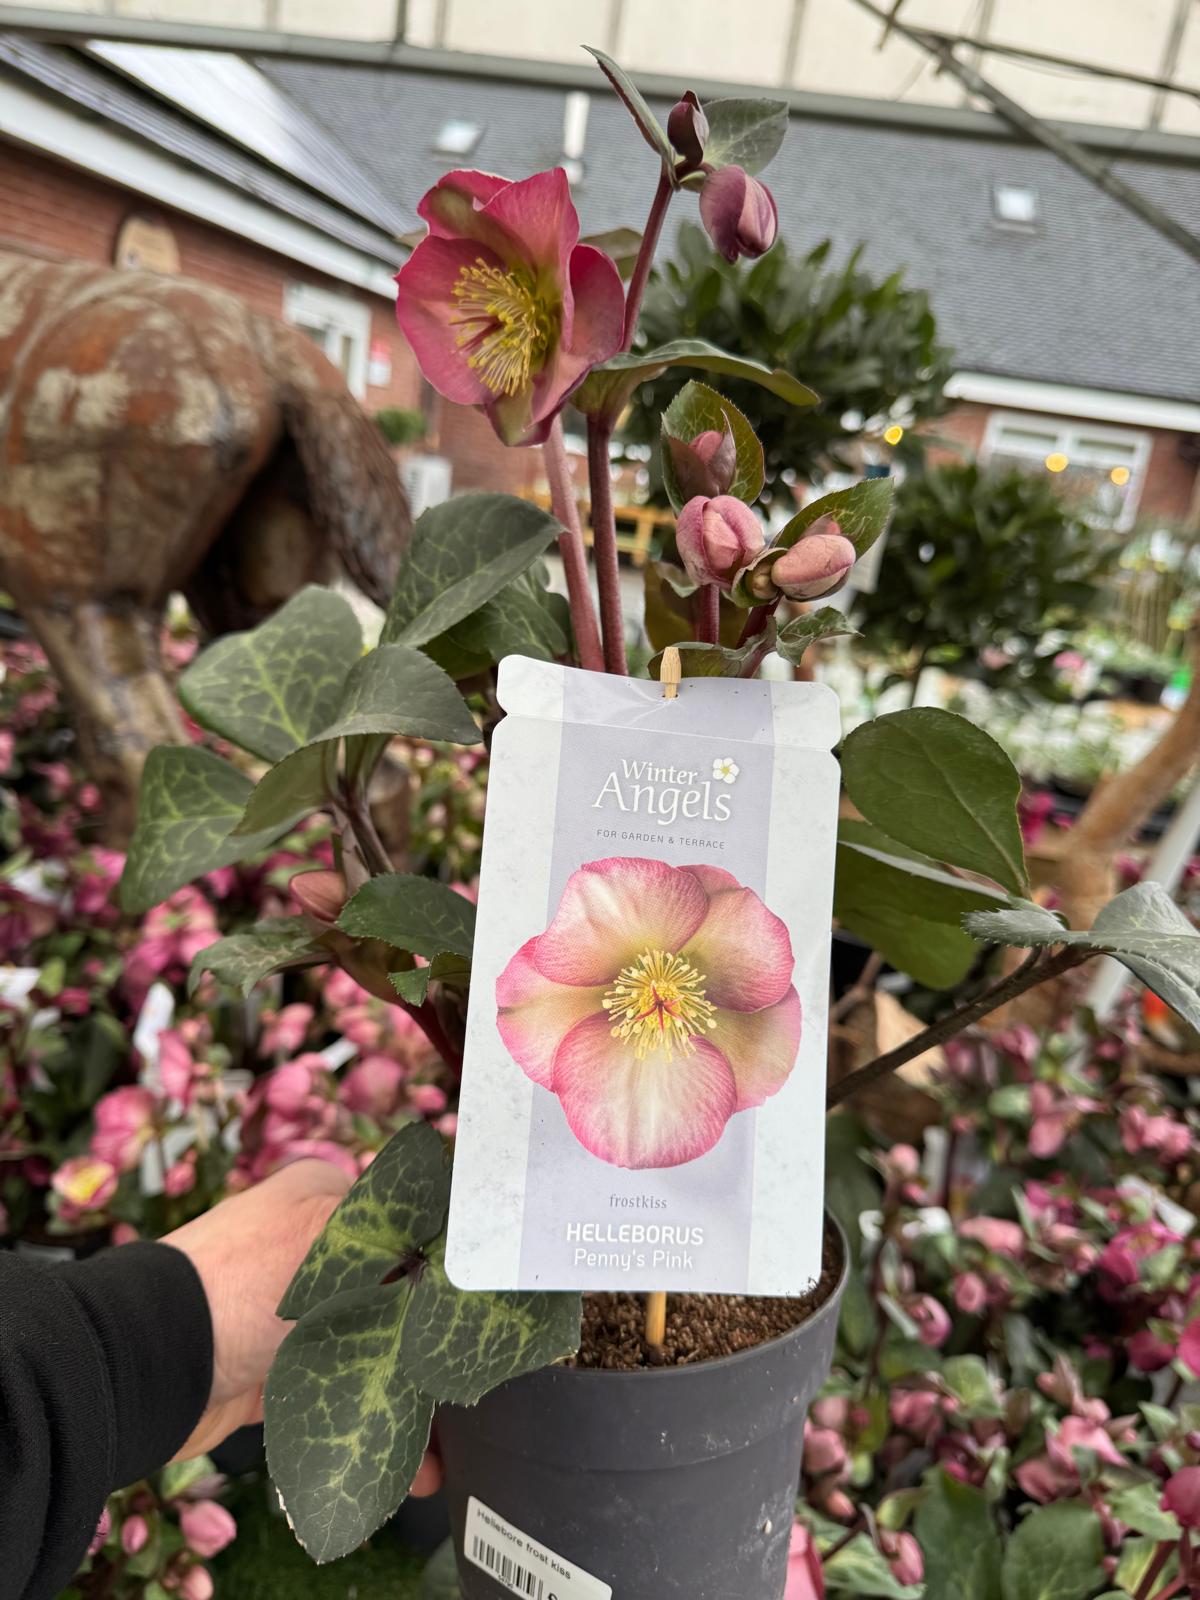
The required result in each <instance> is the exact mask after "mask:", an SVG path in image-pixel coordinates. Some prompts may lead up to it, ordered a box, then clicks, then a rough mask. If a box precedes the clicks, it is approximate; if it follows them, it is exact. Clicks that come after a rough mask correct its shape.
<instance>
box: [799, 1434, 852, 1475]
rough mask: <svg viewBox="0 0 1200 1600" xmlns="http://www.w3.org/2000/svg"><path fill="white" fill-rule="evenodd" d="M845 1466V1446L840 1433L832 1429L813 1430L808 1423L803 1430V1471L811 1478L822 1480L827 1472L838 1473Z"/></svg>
mask: <svg viewBox="0 0 1200 1600" xmlns="http://www.w3.org/2000/svg"><path fill="white" fill-rule="evenodd" d="M845 1465H846V1446H845V1444H844V1443H843V1442H842V1436H841V1434H840V1433H837V1432H835V1431H834V1429H833V1428H814V1427H813V1426H812V1424H811V1423H809V1424H808V1425H807V1426H806V1427H805V1430H804V1470H805V1472H807V1473H808V1474H809V1476H810V1477H813V1478H822V1477H824V1476H825V1474H826V1473H827V1472H840V1471H841V1470H842V1468H843V1467H844V1466H845Z"/></svg>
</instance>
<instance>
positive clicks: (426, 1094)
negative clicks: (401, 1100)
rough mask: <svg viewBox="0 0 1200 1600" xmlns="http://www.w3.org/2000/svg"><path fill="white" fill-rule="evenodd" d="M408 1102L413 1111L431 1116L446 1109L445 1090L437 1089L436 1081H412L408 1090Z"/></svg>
mask: <svg viewBox="0 0 1200 1600" xmlns="http://www.w3.org/2000/svg"><path fill="white" fill-rule="evenodd" d="M408 1103H409V1105H411V1106H412V1107H413V1109H414V1110H415V1111H424V1112H427V1113H428V1114H429V1115H430V1116H433V1115H435V1114H436V1113H437V1112H439V1111H444V1110H445V1109H446V1091H445V1090H444V1089H439V1088H438V1086H437V1084H436V1083H414V1084H413V1086H412V1088H411V1089H410V1090H409V1091H408Z"/></svg>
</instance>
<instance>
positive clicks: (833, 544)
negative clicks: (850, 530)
mask: <svg viewBox="0 0 1200 1600" xmlns="http://www.w3.org/2000/svg"><path fill="white" fill-rule="evenodd" d="M854 561H855V550H854V546H853V545H852V544H851V543H850V541H849V539H847V538H846V536H845V535H844V534H841V533H810V534H809V535H808V536H807V538H804V539H797V541H796V543H795V544H794V545H793V546H792V547H791V549H790V550H785V551H784V552H783V554H782V555H781V556H780V557H779V559H778V561H776V562H774V563H773V565H772V567H771V579H772V581H773V583H774V584H775V587H776V588H777V589H778V590H779V592H780V593H781V594H784V595H787V597H788V598H789V599H790V600H817V599H819V598H820V597H821V596H822V595H827V594H833V593H834V592H835V591H836V590H838V589H840V588H841V587H842V585H843V584H844V583H845V582H846V580H847V578H848V577H849V576H850V569H851V567H853V565H854Z"/></svg>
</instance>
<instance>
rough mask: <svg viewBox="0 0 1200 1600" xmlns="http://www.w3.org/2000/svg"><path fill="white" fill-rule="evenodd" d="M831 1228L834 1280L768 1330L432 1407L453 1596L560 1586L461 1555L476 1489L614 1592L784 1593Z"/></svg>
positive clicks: (661, 1595)
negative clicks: (830, 1275) (454, 1561)
mask: <svg viewBox="0 0 1200 1600" xmlns="http://www.w3.org/2000/svg"><path fill="white" fill-rule="evenodd" d="M833 1226H834V1227H835V1228H836V1224H834V1225H833ZM836 1231H837V1236H838V1241H839V1244H840V1247H841V1251H842V1271H841V1274H840V1277H839V1279H838V1283H837V1287H836V1288H835V1289H834V1291H833V1293H832V1294H831V1295H830V1297H829V1299H828V1300H826V1302H825V1303H824V1305H822V1306H821V1308H820V1309H819V1310H818V1311H817V1312H816V1313H815V1315H814V1316H812V1317H811V1318H810V1319H809V1320H808V1321H807V1322H805V1323H803V1324H802V1325H801V1326H800V1327H798V1328H794V1329H793V1330H792V1331H791V1332H790V1333H786V1334H784V1335H783V1336H782V1337H781V1338H778V1339H774V1340H772V1341H771V1342H770V1343H769V1344H764V1345H759V1346H758V1347H757V1348H756V1349H753V1350H744V1351H741V1352H739V1353H738V1354H737V1355H733V1356H727V1357H725V1358H723V1359H722V1360H720V1361H709V1362H704V1363H701V1364H698V1365H696V1366H691V1367H667V1368H663V1369H661V1370H659V1371H653V1370H651V1371H642V1372H604V1371H594V1370H586V1371H577V1370H575V1369H572V1368H563V1367H549V1368H546V1369H545V1370H544V1371H542V1372H535V1373H531V1374H530V1375H529V1376H527V1377H524V1378H517V1379H515V1380H514V1381H513V1382H512V1383H506V1384H504V1385H502V1386H501V1387H500V1388H499V1389H494V1390H493V1391H492V1393H491V1394H489V1395H485V1397H484V1398H483V1400H482V1401H481V1402H480V1403H479V1405H478V1406H475V1407H472V1408H471V1409H469V1410H467V1409H463V1408H461V1407H458V1406H446V1407H444V1408H443V1409H442V1411H441V1412H440V1413H439V1420H438V1437H439V1439H440V1441H441V1449H442V1456H443V1460H444V1463H445V1468H446V1493H447V1499H448V1501H449V1506H450V1520H451V1524H452V1527H453V1531H454V1539H455V1549H456V1551H457V1554H458V1570H459V1580H460V1583H461V1585H462V1594H463V1597H464V1600H500V1597H503V1596H511V1595H513V1594H514V1593H524V1594H528V1595H529V1597H530V1600H558V1597H556V1595H555V1593H554V1588H553V1585H552V1580H548V1581H546V1582H545V1584H544V1588H543V1590H542V1591H541V1592H540V1593H539V1590H538V1588H537V1587H536V1583H535V1582H533V1581H532V1580H530V1579H527V1580H525V1581H526V1582H527V1583H528V1584H529V1586H528V1587H527V1588H525V1589H514V1588H512V1587H509V1586H506V1585H504V1584H502V1583H499V1582H497V1581H496V1579H495V1578H494V1577H492V1576H491V1575H490V1574H489V1573H488V1572H486V1571H485V1570H483V1568H481V1567H480V1566H479V1565H477V1564H475V1562H473V1561H470V1560H468V1559H467V1558H466V1557H465V1556H464V1553H463V1535H464V1527H465V1523H466V1518H467V1508H468V1502H469V1501H470V1500H471V1499H472V1498H474V1499H476V1500H478V1501H480V1502H482V1504H483V1505H484V1506H486V1507H487V1508H488V1509H489V1510H490V1511H492V1512H493V1513H496V1514H497V1515H499V1516H500V1517H502V1518H503V1519H504V1520H505V1521H506V1522H508V1523H510V1524H512V1526H513V1527H515V1528H517V1529H519V1530H520V1531H521V1532H522V1533H523V1534H525V1535H527V1536H528V1537H529V1538H531V1539H534V1540H536V1541H537V1542H538V1543H539V1544H540V1545H543V1546H545V1547H546V1548H547V1549H549V1550H550V1551H552V1552H553V1553H554V1554H555V1555H557V1556H559V1557H561V1558H563V1560H564V1562H565V1563H566V1564H567V1565H568V1566H569V1567H572V1568H575V1569H580V1570H582V1571H583V1572H584V1573H588V1574H590V1575H591V1576H592V1577H593V1578H595V1579H598V1580H600V1582H601V1583H604V1584H607V1585H609V1586H610V1587H611V1590H612V1596H613V1600H781V1597H782V1595H783V1591H784V1585H785V1583H786V1579H787V1556H788V1544H789V1540H790V1536H791V1528H792V1521H793V1511H794V1506H795V1501H796V1493H797V1485H798V1483H799V1479H800V1458H801V1454H802V1450H803V1437H804V1419H805V1416H806V1414H807V1412H808V1407H809V1404H810V1402H811V1401H812V1399H813V1397H814V1395H815V1394H816V1392H817V1390H818V1389H819V1388H820V1387H821V1385H822V1383H824V1381H825V1379H826V1377H827V1376H828V1373H829V1368H830V1365H831V1363H832V1360H833V1348H834V1338H835V1335H836V1332H837V1319H838V1307H839V1305H840V1303H841V1298H842V1291H843V1289H844V1288H845V1285H846V1277H847V1263H848V1253H847V1250H846V1241H845V1238H844V1236H843V1235H842V1233H841V1230H840V1229H837V1230H836ZM564 1587H566V1588H567V1589H568V1594H571V1595H573V1594H574V1592H575V1591H573V1590H571V1588H570V1586H569V1585H564ZM595 1592H596V1591H595V1590H592V1591H591V1593H595ZM561 1600H566V1597H565V1596H564V1597H561ZM589 1600H590V1597H589Z"/></svg>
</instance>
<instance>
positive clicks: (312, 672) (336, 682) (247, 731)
mask: <svg viewBox="0 0 1200 1600" xmlns="http://www.w3.org/2000/svg"><path fill="white" fill-rule="evenodd" d="M361 651H362V629H361V628H360V627H359V625H358V619H357V618H356V617H355V615H354V612H353V610H352V609H351V607H350V604H349V602H348V601H347V600H345V599H344V598H343V597H342V596H341V595H339V594H335V593H334V592H333V591H332V590H331V589H321V588H318V587H316V586H315V585H310V586H309V587H308V588H306V589H301V590H300V592H299V594H296V595H293V596H292V598H291V599H290V600H289V601H288V603H287V604H286V605H285V606H283V607H281V608H280V610H278V611H277V612H275V614H274V616H272V617H269V618H268V619H267V621H266V622H263V623H260V624H259V626H258V627H257V628H251V629H250V630H249V631H248V632H246V633H231V634H229V635H227V637H225V638H224V639H218V640H217V641H216V643H215V644H211V645H209V646H208V648H207V649H206V650H204V651H203V652H202V653H201V654H200V655H199V656H198V657H197V658H196V660H195V661H194V662H193V663H192V665H191V666H190V667H189V668H188V669H187V671H186V672H185V673H184V674H183V676H182V677H181V678H180V680H179V698H180V699H181V700H182V701H183V704H184V706H185V707H186V708H187V710H188V711H189V712H190V713H191V715H192V716H193V717H194V718H195V719H196V721H197V722H198V723H200V725H201V726H202V727H205V728H211V729H212V731H213V732H214V733H219V734H220V735H221V736H222V738H225V739H231V740H232V741H233V743H234V744H238V745H241V747H242V749H243V750H249V751H250V752H251V753H252V754H253V755H256V756H260V757H261V758H262V759H263V760H264V761H280V760H282V758H283V757H284V756H286V755H287V754H288V753H289V752H290V751H292V750H295V749H296V748H297V746H299V745H302V744H304V743H306V742H307V740H309V739H311V738H312V736H313V735H314V734H315V733H316V732H317V730H318V729H319V728H321V727H323V726H324V724H325V723H327V722H328V721H329V719H330V718H331V717H332V716H333V714H334V712H335V711H336V709H337V704H338V699H339V697H340V695H341V692H342V684H343V682H344V680H345V677H346V674H347V672H349V670H350V668H351V667H352V666H353V665H354V663H355V661H357V660H358V657H359V655H360V653H361Z"/></svg>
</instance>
